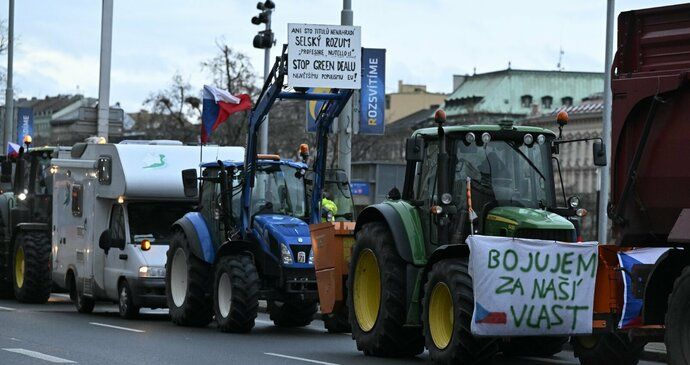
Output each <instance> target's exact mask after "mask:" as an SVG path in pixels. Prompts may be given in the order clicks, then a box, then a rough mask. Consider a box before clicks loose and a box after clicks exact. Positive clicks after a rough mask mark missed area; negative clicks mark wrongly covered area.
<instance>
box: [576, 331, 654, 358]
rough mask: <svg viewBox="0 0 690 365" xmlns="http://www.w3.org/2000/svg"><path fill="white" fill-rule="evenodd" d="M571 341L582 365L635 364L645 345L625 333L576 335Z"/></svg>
mask: <svg viewBox="0 0 690 365" xmlns="http://www.w3.org/2000/svg"><path fill="white" fill-rule="evenodd" d="M571 343H572V345H573V352H574V353H575V357H577V359H578V360H580V364H582V365H612V364H616V365H635V364H637V363H638V362H639V361H640V355H642V351H644V345H645V343H644V342H641V341H630V340H629V339H628V336H627V334H625V333H607V334H603V335H591V336H576V337H573V338H572V339H571Z"/></svg>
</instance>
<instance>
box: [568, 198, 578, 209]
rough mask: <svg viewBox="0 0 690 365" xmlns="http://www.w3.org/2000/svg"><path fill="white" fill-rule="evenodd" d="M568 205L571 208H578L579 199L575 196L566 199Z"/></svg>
mask: <svg viewBox="0 0 690 365" xmlns="http://www.w3.org/2000/svg"><path fill="white" fill-rule="evenodd" d="M568 205H570V207H571V208H577V207H579V206H580V198H579V197H577V196H571V197H570V198H568Z"/></svg>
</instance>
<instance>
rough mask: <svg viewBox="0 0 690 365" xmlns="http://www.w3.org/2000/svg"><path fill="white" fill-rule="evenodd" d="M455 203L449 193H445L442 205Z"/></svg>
mask: <svg viewBox="0 0 690 365" xmlns="http://www.w3.org/2000/svg"><path fill="white" fill-rule="evenodd" d="M452 202H453V196H452V195H450V194H448V193H443V195H441V203H443V204H445V205H448V204H450V203H452Z"/></svg>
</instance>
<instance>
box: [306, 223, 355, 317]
mask: <svg viewBox="0 0 690 365" xmlns="http://www.w3.org/2000/svg"><path fill="white" fill-rule="evenodd" d="M309 231H310V233H311V242H312V250H314V269H315V270H316V284H317V286H318V290H319V303H320V305H321V312H322V313H323V314H329V313H334V312H336V311H338V310H340V309H341V308H343V307H344V306H345V280H346V279H347V273H348V265H349V264H350V258H351V255H352V246H354V243H355V235H354V231H355V222H324V223H318V224H312V225H310V226H309Z"/></svg>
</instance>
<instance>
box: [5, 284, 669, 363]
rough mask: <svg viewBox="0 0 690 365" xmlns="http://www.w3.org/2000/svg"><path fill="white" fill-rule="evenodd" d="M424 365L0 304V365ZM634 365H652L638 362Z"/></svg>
mask: <svg viewBox="0 0 690 365" xmlns="http://www.w3.org/2000/svg"><path fill="white" fill-rule="evenodd" d="M51 363H79V364H99V365H100V364H113V365H115V364H170V365H173V364H185V365H186V364H196V365H201V364H204V365H206V364H262V365H272V364H285V365H300V364H302V365H306V364H322V365H331V364H381V365H384V364H428V363H429V361H428V359H427V355H426V354H422V355H420V356H418V357H416V358H412V359H380V358H371V357H366V356H364V355H362V354H361V353H360V352H358V351H357V350H356V348H355V343H354V341H353V340H352V339H351V338H350V335H349V334H328V333H327V332H326V331H325V330H324V328H323V322H321V321H314V322H313V323H312V324H311V325H310V326H308V327H305V328H298V329H282V328H278V327H274V326H273V324H272V322H271V321H270V320H269V319H268V315H266V314H264V313H260V314H259V318H258V319H257V322H256V327H255V328H254V330H253V331H252V332H251V333H250V334H242V335H238V334H226V333H221V332H218V331H217V330H215V329H214V328H212V326H209V327H207V328H184V327H178V326H175V325H173V324H172V323H171V322H170V321H169V317H168V315H167V312H166V311H165V310H156V311H150V310H149V311H146V310H145V311H143V312H142V315H141V316H140V318H138V319H136V320H123V319H120V317H119V316H118V314H117V307H116V306H114V305H97V306H96V310H95V311H94V313H93V314H79V313H77V312H76V310H75V309H74V306H73V305H72V304H71V303H70V301H69V299H67V298H66V297H65V296H64V295H54V296H53V297H51V300H50V302H49V303H48V304H44V305H26V304H20V303H17V302H15V301H9V300H0V364H2V365H19V364H22V365H25V364H51ZM495 363H496V364H498V365H500V364H515V365H518V364H520V365H523V364H524V365H527V364H534V365H548V364H573V365H576V364H578V362H577V361H576V360H575V358H574V357H573V354H572V353H571V352H568V351H564V352H562V353H560V354H558V356H555V357H553V358H549V359H536V358H519V359H505V358H501V357H498V358H497V359H496V361H495ZM640 364H658V363H652V362H640Z"/></svg>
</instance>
